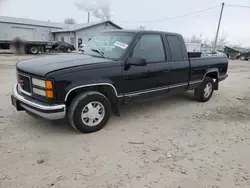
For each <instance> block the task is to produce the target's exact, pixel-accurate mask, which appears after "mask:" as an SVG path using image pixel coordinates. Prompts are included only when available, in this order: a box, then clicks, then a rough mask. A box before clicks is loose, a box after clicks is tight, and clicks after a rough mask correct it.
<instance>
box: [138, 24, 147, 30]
mask: <svg viewBox="0 0 250 188" xmlns="http://www.w3.org/2000/svg"><path fill="white" fill-rule="evenodd" d="M138 29H139V30H145V29H146V26H145V25H140V27H138Z"/></svg>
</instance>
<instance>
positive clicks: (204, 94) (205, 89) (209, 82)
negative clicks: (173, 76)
mask: <svg viewBox="0 0 250 188" xmlns="http://www.w3.org/2000/svg"><path fill="white" fill-rule="evenodd" d="M213 92H214V80H213V79H212V78H205V79H204V81H203V83H202V84H201V85H200V87H199V88H197V89H196V90H195V97H196V98H197V100H198V101H200V102H207V101H208V100H209V99H210V98H211V97H212V95H213Z"/></svg>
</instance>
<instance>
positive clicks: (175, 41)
mask: <svg viewBox="0 0 250 188" xmlns="http://www.w3.org/2000/svg"><path fill="white" fill-rule="evenodd" d="M167 41H168V44H169V48H170V54H171V60H172V61H182V60H183V55H182V49H181V43H180V40H179V38H178V37H177V36H171V35H168V36H167Z"/></svg>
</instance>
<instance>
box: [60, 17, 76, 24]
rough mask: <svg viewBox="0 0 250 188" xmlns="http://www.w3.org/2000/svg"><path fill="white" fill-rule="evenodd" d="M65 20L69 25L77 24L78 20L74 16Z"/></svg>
mask: <svg viewBox="0 0 250 188" xmlns="http://www.w3.org/2000/svg"><path fill="white" fill-rule="evenodd" d="M63 22H64V23H65V24H69V25H73V24H76V20H75V19H74V18H65V19H64V21H63Z"/></svg>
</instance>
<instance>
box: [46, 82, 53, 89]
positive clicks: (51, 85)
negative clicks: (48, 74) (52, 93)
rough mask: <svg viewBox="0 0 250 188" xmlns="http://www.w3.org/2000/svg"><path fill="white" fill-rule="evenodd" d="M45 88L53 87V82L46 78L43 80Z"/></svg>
mask: <svg viewBox="0 0 250 188" xmlns="http://www.w3.org/2000/svg"><path fill="white" fill-rule="evenodd" d="M45 88H46V89H53V84H52V81H51V80H46V81H45Z"/></svg>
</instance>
